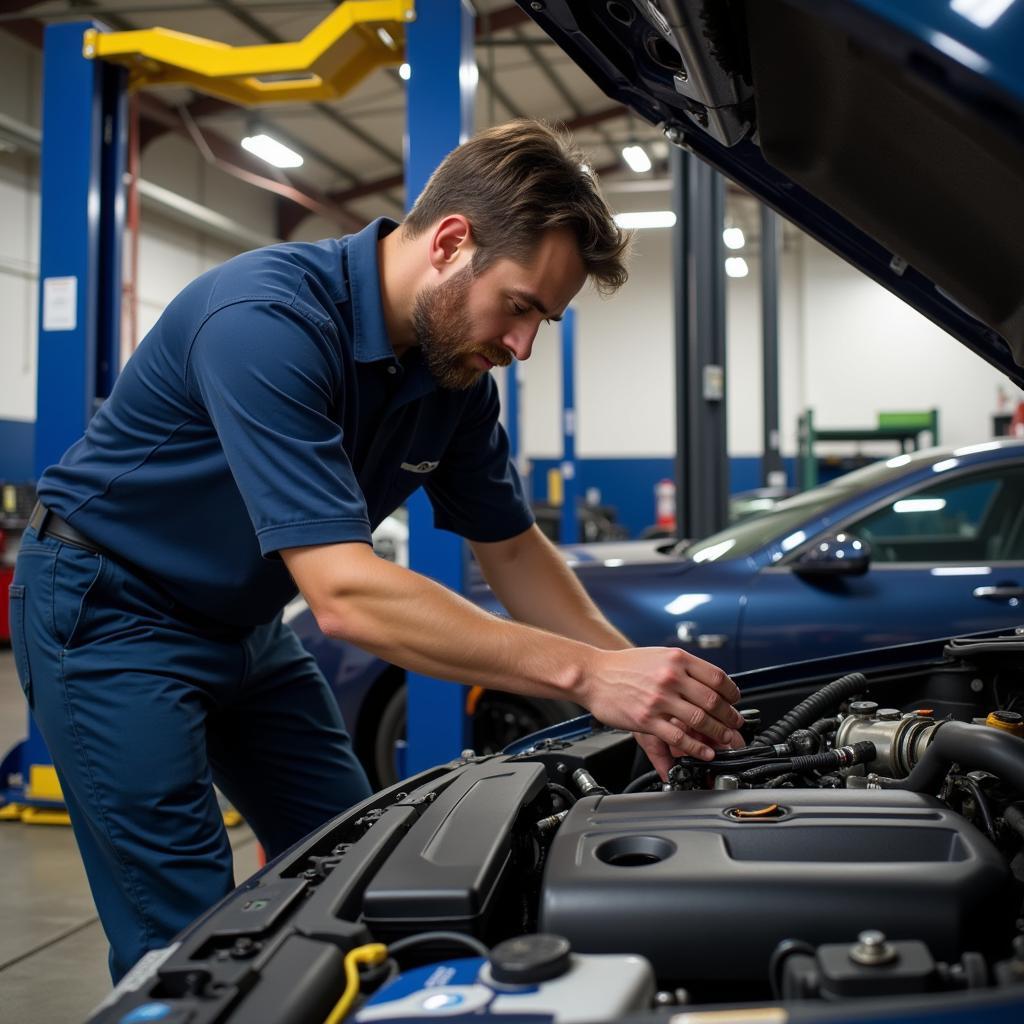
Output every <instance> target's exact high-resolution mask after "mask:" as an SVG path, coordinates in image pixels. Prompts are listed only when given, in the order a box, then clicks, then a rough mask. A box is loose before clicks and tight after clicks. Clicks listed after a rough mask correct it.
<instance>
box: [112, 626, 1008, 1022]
mask: <svg viewBox="0 0 1024 1024" xmlns="http://www.w3.org/2000/svg"><path fill="white" fill-rule="evenodd" d="M918 646H920V645H918ZM895 650H897V651H899V650H900V649H895ZM932 650H933V654H932V655H931V656H929V657H927V658H923V659H922V658H917V659H914V660H908V658H907V656H906V655H905V654H903V655H901V656H900V658H899V659H898V660H891V661H890V663H889V664H887V665H885V666H882V667H866V668H865V669H864V670H863V671H857V672H848V673H847V674H845V675H843V676H840V677H837V678H831V679H829V678H827V677H822V676H810V677H807V678H804V679H802V680H800V681H799V682H798V683H793V682H792V681H786V682H783V683H782V684H781V685H765V686H762V687H759V688H749V687H745V688H744V693H745V695H747V694H749V696H745V699H744V701H743V702H742V704H741V705H740V707H741V709H742V710H743V714H744V717H745V718H746V720H747V726H746V729H745V739H746V740H747V746H746V747H744V748H742V749H739V750H731V751H719V752H718V754H717V755H716V757H715V759H714V760H713V761H710V762H700V761H696V760H693V759H688V758H683V759H680V760H679V761H678V763H677V764H676V765H675V766H674V768H673V769H672V770H671V772H670V773H669V779H668V781H667V782H664V781H662V780H661V779H660V778H658V777H657V775H656V774H655V773H653V772H651V771H650V765H649V764H648V762H647V761H646V758H645V757H643V755H642V754H640V752H639V748H638V747H637V745H636V743H635V741H634V740H633V738H632V736H631V735H629V734H627V733H624V732H621V731H618V730H609V729H604V728H602V727H601V726H600V725H598V724H597V723H595V722H593V720H591V719H589V718H584V719H577V720H574V721H572V722H568V723H563V724H562V725H560V726H556V727H554V728H552V729H549V730H546V731H545V732H543V733H538V734H534V736H533V737H530V738H528V739H527V740H525V741H520V743H518V744H516V745H513V746H512V747H510V748H508V749H507V750H506V751H505V752H504V753H503V754H500V755H493V756H487V757H478V756H476V755H474V754H473V752H472V751H466V752H464V754H463V756H462V757H461V758H459V759H458V760H457V761H454V762H452V763H451V764H448V765H443V766H440V767H438V768H435V769H431V770H430V771H428V772H424V773H422V774H420V775H418V776H414V777H413V778H411V779H408V780H406V781H405V782H403V783H401V784H399V785H398V786H396V787H392V788H391V789H389V790H385V791H383V792H381V793H379V794H377V795H376V796H374V797H373V798H371V800H369V801H368V802H366V803H364V804H363V805H360V806H359V807H357V808H354V809H352V810H351V811H349V812H346V813H344V814H342V815H340V816H339V817H338V818H336V819H334V820H333V821H332V822H330V823H328V824H327V825H326V826H324V827H323V828H322V829H321V830H320V831H319V832H317V833H314V834H313V835H311V836H309V837H308V838H307V839H306V840H305V841H304V842H303V843H301V844H299V846H297V847H295V848H293V849H292V850H291V851H289V852H288V853H286V854H284V855H282V856H281V857H279V858H278V859H277V860H276V861H274V862H272V863H271V864H270V865H268V866H267V868H266V869H264V870H263V871H262V872H260V873H258V874H257V875H255V876H254V877H253V878H252V879H250V880H249V881H248V882H246V883H244V884H243V885H242V886H240V887H239V888H238V889H237V890H236V891H235V892H234V893H233V894H232V895H231V896H229V897H228V898H227V899H226V900H225V901H224V902H222V903H221V904H220V905H219V906H218V907H216V908H214V909H213V910H212V911H211V912H210V913H209V914H208V915H206V916H205V917H204V918H202V919H201V920H200V921H199V922H197V923H196V924H195V925H193V926H192V928H191V929H190V930H189V931H187V932H186V933H184V935H183V936H181V937H180V938H179V941H178V942H177V943H176V944H175V945H173V946H172V947H169V949H167V950H164V951H160V952H159V953H152V954H149V955H148V957H147V958H146V959H144V960H143V961H142V962H140V964H139V965H138V966H137V967H136V968H135V969H134V970H133V971H132V972H131V974H130V975H129V976H128V977H127V978H126V979H125V980H124V981H123V982H122V984H121V985H120V986H119V987H118V989H116V990H115V992H114V993H113V994H112V996H111V999H110V1000H108V1001H107V1003H106V1004H105V1005H104V1006H103V1007H101V1008H100V1010H99V1011H98V1012H97V1014H96V1015H95V1016H94V1018H93V1019H94V1020H96V1021H103V1022H107V1021H110V1022H114V1021H118V1022H125V1021H131V1020H136V1019H138V1020H142V1019H149V1018H145V1017H143V1016H131V1015H132V1014H138V1013H140V1012H142V1010H143V1009H144V1008H145V1007H147V1006H154V1005H157V1004H160V1005H162V1006H166V1007H169V1008H170V1010H171V1011H173V1013H175V1014H180V1016H173V1017H169V1018H167V1019H173V1020H179V1019H180V1020H182V1021H185V1020H187V1021H190V1022H195V1024H206V1022H209V1024H214V1022H220V1021H232V1022H247V1024H248V1022H256V1021H268V1022H269V1021H276V1022H292V1021H294V1022H296V1024H299V1022H303V1024H320V1022H325V1021H327V1022H330V1024H336V1022H337V1021H340V1020H342V1019H348V1018H351V1019H354V1020H363V1021H385V1020H388V1021H389V1020H399V1019H405V1018H409V1017H415V1018H424V1017H453V1016H454V1017H473V1018H474V1019H477V1020H478V1019H480V1018H481V1017H496V1016H509V1015H512V1016H520V1017H521V1016H524V1015H525V1016H531V1017H532V1016H536V1015H540V1016H543V1017H544V1019H546V1020H558V1021H581V1022H582V1021H603V1020H618V1019H622V1018H623V1017H626V1016H630V1017H631V1018H632V1017H635V1016H637V1015H640V1016H643V1017H647V1016H650V1017H651V1018H652V1019H654V1018H656V1017H658V1016H664V1015H667V1014H672V1013H680V1012H681V1008H686V1009H687V1010H693V1011H697V1010H703V1009H704V1008H707V1007H715V1008H721V1007H723V1006H732V1007H746V1008H747V1009H748V1010H749V1009H751V1008H755V1007H762V1008H764V1007H775V1008H782V1009H779V1010H778V1012H779V1013H782V1016H776V1017H774V1018H772V1019H775V1020H786V1019H788V1018H787V1016H786V1011H785V1009H784V1008H785V1007H787V1006H790V1005H791V1004H793V1003H794V1002H796V1001H802V1002H803V1003H804V1004H806V1003H808V1002H810V1003H814V1004H818V1005H821V1006H824V1004H826V1003H847V1002H850V1001H857V1000H861V1001H865V1000H868V1001H869V1000H878V999H884V1000H888V1001H889V1002H888V1003H887V1004H886V1005H889V1004H890V1003H891V1006H892V1007H893V1008H895V1007H897V1006H898V1005H900V1004H899V1002H898V1001H899V1000H904V1001H906V1000H911V1001H913V1005H914V1006H920V1005H923V1004H922V1003H921V1000H925V1001H927V1000H928V999H938V1000H941V1003H937V1004H936V1005H942V1006H943V1007H947V1008H948V1006H949V1005H950V1002H949V1001H950V1000H951V999H962V1000H970V999H972V998H973V999H982V1000H995V1001H996V1002H999V1003H1002V1002H1006V1003H1007V1005H1013V1006H1015V1007H1016V1008H1017V1010H1018V1011H1019V1009H1020V1007H1021V1006H1022V1005H1024V920H1022V896H1024V718H1022V715H1021V713H1020V711H1018V710H1017V708H1018V707H1021V708H1022V709H1024V635H1018V634H1016V633H1014V634H1010V635H1005V636H999V637H988V638H982V639H970V638H969V639H965V640H957V641H952V642H950V643H948V644H945V645H943V644H939V645H937V646H935V645H933V648H932ZM853 660H854V659H846V661H848V662H852V661H853ZM798 667H799V666H798ZM742 685H743V682H742V681H741V686H742ZM766 722H768V723H771V724H770V725H767V726H766V725H765V724H764V723H766ZM893 1000H895V1001H896V1002H892V1001H893ZM772 1012H775V1011H774V1010H773V1011H772ZM154 1019H156V1018H154ZM160 1019H164V1018H160ZM765 1019H768V1018H765Z"/></svg>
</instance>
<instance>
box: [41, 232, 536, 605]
mask: <svg viewBox="0 0 1024 1024" xmlns="http://www.w3.org/2000/svg"><path fill="white" fill-rule="evenodd" d="M396 226H397V225H396V224H395V223H394V222H393V221H388V220H384V219H380V220H377V221H374V222H373V223H372V224H370V225H369V226H368V227H366V228H365V229H364V230H363V231H360V232H359V233H358V234H355V235H349V236H347V237H345V238H341V239H327V240H325V241H322V242H317V243H295V244H284V245H274V246H270V247H268V248H265V249H258V250H256V251H254V252H248V253H244V254H243V255H241V256H237V257H235V258H234V259H232V260H229V261H228V262H227V263H225V264H223V265H221V266H219V267H216V268H214V269H213V270H210V271H208V272H207V273H205V274H203V275H202V277H200V278H198V279H197V280H195V281H193V282H192V283H191V284H190V285H188V286H187V287H186V288H185V289H184V290H183V291H182V292H181V293H180V294H179V295H178V296H177V297H176V298H175V299H174V300H173V301H172V302H171V304H170V305H169V306H168V307H167V309H166V310H165V312H164V313H163V315H162V316H161V317H160V319H159V320H158V321H157V323H156V325H155V326H154V327H153V329H152V330H151V331H150V332H149V334H148V335H147V336H146V338H145V339H144V340H143V341H142V343H141V344H140V345H139V348H138V350H137V351H136V352H135V354H134V355H133V356H132V358H131V359H130V360H129V361H128V364H127V365H126V367H125V369H124V372H123V373H122V374H121V375H120V377H119V378H118V381H117V384H116V386H115V387H114V390H113V393H112V394H111V396H110V398H109V399H108V400H107V401H106V402H105V403H104V404H103V406H102V408H101V409H100V410H99V412H97V413H96V415H95V416H94V417H93V419H92V421H91V422H90V424H89V427H88V430H87V431H86V434H85V436H84V437H83V438H82V439H81V440H79V441H78V442H77V443H76V444H75V445H73V446H72V447H71V448H70V449H69V450H68V452H67V454H65V456H64V458H63V459H62V460H61V462H60V464H59V465H57V466H51V467H50V468H49V469H47V470H46V472H45V473H44V474H43V476H42V479H41V480H40V482H39V497H40V499H41V500H42V501H43V502H44V503H45V504H46V505H48V506H49V507H50V508H51V509H53V510H54V511H55V512H57V513H58V514H59V515H61V516H63V517H64V519H66V520H67V521H68V522H69V523H71V524H72V525H73V526H75V527H76V528H77V529H79V530H81V532H82V533H84V534H85V535H86V536H87V537H89V538H90V539H92V540H93V541H94V542H95V543H96V544H97V545H99V546H101V547H103V548H106V549H108V550H109V551H111V552H112V553H113V554H115V555H117V556H120V557H121V558H123V559H124V561H125V562H126V563H128V564H130V565H132V566H135V567H137V568H138V569H139V570H141V571H142V572H144V573H145V574H148V575H149V576H152V577H155V578H156V579H157V580H159V581H160V582H161V584H162V585H163V586H164V588H165V589H166V590H167V591H168V592H169V593H170V595H171V596H172V597H173V598H174V599H175V600H177V601H179V602H180V603H181V604H183V605H184V606H185V607H186V608H188V609H191V610H193V611H195V612H198V613H200V614H202V615H205V616H210V617H212V618H213V619H215V620H217V621H222V622H225V623H230V624H234V625H257V624H259V623H263V622H267V621H269V620H270V619H272V618H273V617H274V615H275V614H276V613H277V612H278V611H279V610H280V609H281V608H282V607H283V606H284V604H285V603H286V602H287V601H288V600H290V599H291V598H292V597H293V596H294V595H295V593H296V589H295V586H294V583H293V582H292V579H291V577H290V575H289V574H288V571H287V570H286V568H285V567H284V564H283V562H282V561H281V559H280V557H279V556H278V555H276V552H278V551H280V550H281V549H282V548H290V547H298V546H302V545H308V544H331V543H336V542H341V541H362V542H365V543H369V542H370V532H371V530H372V529H373V528H374V527H375V526H376V525H377V524H378V523H379V522H380V521H381V520H382V519H383V518H384V517H385V516H387V515H388V514H390V513H391V512H392V511H394V509H395V508H397V507H398V506H399V505H400V504H401V503H402V502H403V501H404V500H405V499H406V498H407V497H408V496H409V495H410V494H411V493H412V492H413V491H414V490H415V489H416V488H417V487H419V486H421V485H422V486H423V487H424V488H425V490H426V492H427V495H428V497H429V499H430V501H431V503H432V505H433V509H434V521H435V523H436V525H437V526H439V527H441V528H443V529H446V530H451V531H453V532H455V533H458V534H461V535H462V536H464V537H467V538H469V539H470V540H479V541H498V540H504V539H507V538H509V537H513V536H515V535H516V534H518V533H521V532H522V531H523V530H525V529H527V528H528V527H529V526H530V524H531V523H532V522H533V517H532V515H531V513H530V510H529V507H528V505H527V503H526V501H525V498H524V494H523V489H522V485H521V483H520V481H519V477H518V475H517V473H516V471H515V469H514V467H513V465H512V463H511V461H510V459H509V451H508V439H507V437H506V435H505V431H504V430H503V429H502V427H501V425H500V424H499V422H498V394H497V387H496V385H495V383H494V381H493V380H492V379H491V377H490V376H489V375H485V376H483V377H482V378H481V380H480V381H479V382H478V383H477V384H476V385H474V386H473V387H472V388H470V389H469V390H467V391H449V390H445V389H443V388H438V387H437V386H436V384H435V382H434V379H433V377H432V376H431V374H430V373H429V371H428V369H427V367H426V365H425V363H424V362H423V360H422V359H421V354H420V351H419V349H418V348H413V349H411V350H410V351H409V352H407V353H406V354H405V355H404V356H403V357H402V359H401V360H399V359H397V358H395V354H394V351H393V350H392V347H391V343H390V341H389V340H388V336H387V331H386V328H385V325H384V312H383V309H382V306H381V292H380V277H379V270H378V264H377V242H378V240H379V239H380V238H381V237H383V236H384V235H385V234H387V233H388V232H389V231H391V230H393V229H394V228H395V227H396Z"/></svg>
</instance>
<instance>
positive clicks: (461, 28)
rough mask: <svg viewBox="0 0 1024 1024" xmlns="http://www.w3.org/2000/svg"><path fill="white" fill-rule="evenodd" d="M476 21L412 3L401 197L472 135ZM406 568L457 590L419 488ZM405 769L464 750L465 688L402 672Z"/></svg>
mask: <svg viewBox="0 0 1024 1024" xmlns="http://www.w3.org/2000/svg"><path fill="white" fill-rule="evenodd" d="M474 28H475V24H474V18H473V14H472V12H471V11H470V9H469V7H468V5H467V4H465V3H464V2H463V0H429V3H420V4H417V9H416V20H415V21H414V22H411V23H410V24H409V25H408V26H407V27H406V36H405V53H406V60H407V61H408V62H409V67H410V69H411V71H412V74H411V76H410V78H409V82H408V85H407V86H406V89H407V98H406V117H407V119H408V120H407V125H408V126H407V129H406V166H405V186H406V199H407V202H409V203H411V202H412V201H413V200H414V199H415V198H416V196H417V195H419V193H420V191H421V190H422V188H423V186H424V185H425V184H426V183H427V179H428V178H429V177H430V175H431V173H432V172H433V171H434V169H435V168H436V167H437V165H438V164H439V163H440V162H441V161H442V159H443V158H444V157H445V156H446V155H447V154H448V153H449V152H450V151H451V150H453V149H454V148H455V147H456V146H458V145H459V143H461V142H464V141H465V140H466V139H467V138H468V137H469V135H470V133H471V132H472V130H473V99H474V95H475V92H476V77H477V73H476V56H475V51H474ZM408 508H409V565H410V567H411V568H412V569H414V570H415V571H416V572H419V573H422V574H423V575H424V576H430V577H431V578H432V579H435V580H437V581H438V582H439V583H441V584H443V585H444V586H446V587H448V588H449V589H451V590H455V591H461V590H462V588H463V576H464V570H465V549H464V545H463V542H462V539H461V538H459V537H456V536H455V535H454V534H451V533H447V532H445V531H443V530H437V529H435V528H434V525H433V514H432V512H431V508H430V503H429V502H428V501H427V498H426V495H424V493H423V492H422V491H417V492H416V493H415V494H414V495H413V497H412V499H411V500H410V501H409V503H408ZM407 680H408V688H407V691H406V692H407V694H408V697H407V703H406V723H407V725H406V735H407V737H408V738H407V741H406V742H407V748H406V751H405V766H404V767H405V771H406V772H407V773H412V772H417V771H420V770H422V769H424V768H429V767H431V766H432V765H435V764H439V763H441V762H444V761H450V760H451V759H452V758H454V757H458V755H459V753H460V752H461V751H462V750H464V749H465V748H466V747H467V746H468V745H469V743H468V737H469V729H468V722H467V719H466V714H465V704H466V690H465V689H464V688H463V687H462V686H459V685H457V684H455V683H449V682H442V681H440V680H437V679H431V678H429V677H427V676H421V675H418V674H417V673H413V672H410V673H408V675H407Z"/></svg>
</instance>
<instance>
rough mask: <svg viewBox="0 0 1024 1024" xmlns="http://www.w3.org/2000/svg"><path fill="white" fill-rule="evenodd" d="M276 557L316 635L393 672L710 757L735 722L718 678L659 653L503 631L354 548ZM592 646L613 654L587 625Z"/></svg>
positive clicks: (693, 661)
mask: <svg viewBox="0 0 1024 1024" xmlns="http://www.w3.org/2000/svg"><path fill="white" fill-rule="evenodd" d="M281 556H282V558H283V559H284V561H285V564H286V565H287V566H288V569H289V571H290V572H291V573H292V575H293V576H294V577H295V580H296V582H297V583H298V584H299V587H300V588H301V590H302V592H303V594H304V595H305V597H306V600H307V601H308V602H309V605H310V608H311V609H312V611H313V614H314V615H315V616H316V618H317V622H318V623H319V625H320V628H321V629H322V630H323V631H324V632H325V633H327V634H328V635H330V636H336V637H341V638H343V639H345V640H348V641H350V642H351V643H354V644H357V645H358V646H360V647H362V648H364V649H366V650H368V651H370V652H372V653H374V654H377V655H379V656H380V657H382V658H384V659H386V660H388V661H390V662H392V663H394V664H396V665H400V666H401V667H403V668H406V669H410V670H412V671H415V672H422V673H423V674H425V675H431V676H436V677H439V678H442V679H453V680H456V681H458V682H461V683H468V684H471V685H480V686H485V687H489V688H492V689H498V690H510V691H512V692H515V693H522V694H526V695H530V696H537V697H561V698H564V699H569V700H573V701H575V702H576V703H578V704H582V705H583V706H584V707H586V708H587V709H588V710H590V711H591V712H592V713H593V714H594V715H595V716H596V717H597V718H598V720H599V721H602V722H604V723H605V724H606V725H610V726H613V727H617V728H622V729H630V730H632V731H635V732H643V733H648V734H650V735H652V736H656V737H657V738H658V739H660V740H661V741H662V742H663V743H666V744H669V745H670V746H674V747H678V748H681V749H683V750H684V751H685V752H687V753H692V754H696V755H698V756H701V757H711V756H712V749H711V747H710V746H708V742H711V743H718V744H722V745H728V744H730V743H732V742H734V741H735V739H736V737H735V734H734V733H733V732H732V731H731V730H733V729H735V728H737V727H738V726H739V725H740V724H742V720H741V719H740V717H739V715H738V714H737V713H736V712H735V710H734V709H733V708H732V707H731V706H730V705H732V704H733V703H735V701H736V700H737V699H738V698H739V691H738V690H737V689H736V686H735V684H734V683H733V682H732V680H730V679H729V677H728V676H727V675H725V673H724V672H722V671H721V670H720V669H717V668H715V667H714V666H713V665H709V664H708V663H707V662H704V661H701V660H700V659H699V658H694V657H693V656H692V655H689V654H686V653H684V652H683V651H680V650H677V649H670V648H659V647H652V648H626V649H603V650H601V649H598V647H597V645H596V644H595V645H592V644H587V643H583V642H581V641H579V640H575V639H571V638H567V637H563V636H559V635H556V634H554V633H549V632H546V631H544V630H540V629H536V628H534V627H532V626H528V625H522V624H520V623H516V622H507V621H505V620H504V619H499V618H497V617H495V616H493V615H489V614H488V613H487V612H484V611H482V610H481V609H479V608H477V607H476V606H475V605H473V604H470V603H469V602H468V601H466V600H464V599H463V598H461V597H459V596H458V595H457V594H453V593H452V592H451V591H448V590H446V589H445V588H444V587H441V586H439V585H438V584H436V583H434V582H432V581H431V580H428V579H426V578H425V577H423V576H419V575H417V574H416V573H413V572H410V571H409V570H408V569H403V568H401V567H400V566H397V565H393V564H392V563H390V562H386V561H384V560H383V559H380V558H377V556H376V555H374V554H373V551H372V549H371V548H370V547H369V545H366V544H336V545H324V546H319V547H311V548H293V549H291V550H286V551H282V552H281ZM593 629H594V632H595V635H596V634H597V633H600V635H601V636H602V637H603V638H604V639H605V640H606V641H608V642H612V641H613V642H614V643H615V644H616V645H617V644H618V639H617V636H616V637H615V638H613V636H612V634H610V633H609V632H608V631H606V630H602V629H601V627H599V626H597V625H595V626H594V627H593Z"/></svg>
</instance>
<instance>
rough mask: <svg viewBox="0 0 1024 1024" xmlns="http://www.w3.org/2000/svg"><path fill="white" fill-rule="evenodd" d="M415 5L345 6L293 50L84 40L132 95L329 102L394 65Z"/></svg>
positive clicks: (134, 38)
mask: <svg viewBox="0 0 1024 1024" xmlns="http://www.w3.org/2000/svg"><path fill="white" fill-rule="evenodd" d="M415 17H416V13H415V8H414V0H347V2H344V3H341V4H340V5H339V6H338V7H336V8H335V9H334V10H333V11H332V12H331V13H330V14H329V15H328V16H327V17H326V18H325V19H324V20H323V21H322V22H320V24H319V25H317V26H316V27H315V28H313V29H312V30H311V31H310V32H309V33H308V34H307V35H306V36H305V37H304V38H303V39H300V40H299V41H298V42H293V43H266V44H262V45H259V46H228V45H227V44H225V43H218V42H215V41H214V40H212V39H203V38H200V37H199V36H190V35H187V34H186V33H184V32H172V31H171V30H169V29H164V28H151V29H141V30H139V31H136V32H97V31H96V30H95V29H89V30H88V31H87V32H86V33H85V38H84V40H83V47H82V52H83V53H84V55H85V56H86V57H88V58H90V59H97V58H98V59H102V60H107V61H112V62H113V63H116V64H121V65H123V66H125V67H127V68H128V69H129V70H130V71H131V75H130V78H129V87H130V88H132V89H137V88H142V87H144V86H154V85H187V86H189V87H191V88H193V89H195V90H197V91H198V92H202V93H206V94H208V95H211V96H219V97H220V98H221V99H225V100H230V101H231V102H233V103H240V104H243V105H253V104H258V103H268V102H283V101H288V102H303V101H304V102H311V101H320V100H329V99H334V98H336V97H338V96H342V95H344V94H345V93H346V92H348V91H349V90H350V89H352V88H353V87H354V86H356V85H358V84H359V82H361V81H362V80H363V79H364V78H365V77H366V76H367V75H368V74H370V72H371V71H374V70H376V69H377V68H379V67H387V66H390V65H395V64H400V63H401V62H402V60H403V54H404V52H405V25H406V23H407V22H409V21H412V20H413V19H414V18H415Z"/></svg>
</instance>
